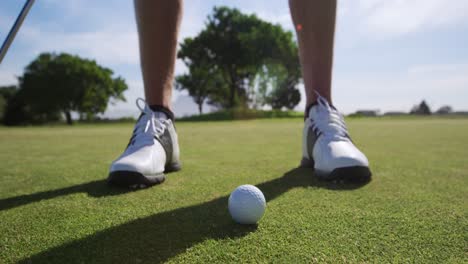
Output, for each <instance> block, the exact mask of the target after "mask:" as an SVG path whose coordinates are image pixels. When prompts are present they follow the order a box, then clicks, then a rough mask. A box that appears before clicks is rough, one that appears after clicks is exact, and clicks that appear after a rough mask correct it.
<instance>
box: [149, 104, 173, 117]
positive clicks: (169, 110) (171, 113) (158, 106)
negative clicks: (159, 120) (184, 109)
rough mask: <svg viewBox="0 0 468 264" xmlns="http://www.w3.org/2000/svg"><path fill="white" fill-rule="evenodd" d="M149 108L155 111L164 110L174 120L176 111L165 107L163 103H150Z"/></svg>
mask: <svg viewBox="0 0 468 264" xmlns="http://www.w3.org/2000/svg"><path fill="white" fill-rule="evenodd" d="M149 108H150V109H151V110H152V111H154V112H162V113H164V114H166V116H167V118H169V119H171V120H172V121H174V113H173V112H172V111H171V109H169V108H167V107H164V106H162V105H150V106H149Z"/></svg>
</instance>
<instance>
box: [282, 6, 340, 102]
mask: <svg viewBox="0 0 468 264" xmlns="http://www.w3.org/2000/svg"><path fill="white" fill-rule="evenodd" d="M289 8H290V10H291V16H292V20H293V23H294V27H295V28H296V33H297V39H298V42H299V57H300V61H301V65H302V75H303V78H304V84H305V91H306V97H307V101H306V106H309V105H310V104H312V103H314V102H315V100H316V99H317V98H316V93H315V91H316V92H318V93H319V94H320V95H321V96H323V97H325V98H326V99H327V100H328V101H329V102H330V103H331V81H332V65H333V42H334V35H335V18H336V0H314V1H310V0H289Z"/></svg>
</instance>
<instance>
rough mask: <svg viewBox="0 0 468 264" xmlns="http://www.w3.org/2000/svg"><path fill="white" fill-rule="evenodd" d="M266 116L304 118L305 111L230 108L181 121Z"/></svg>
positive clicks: (183, 118) (242, 118)
mask: <svg viewBox="0 0 468 264" xmlns="http://www.w3.org/2000/svg"><path fill="white" fill-rule="evenodd" d="M265 118H299V119H304V113H303V112H298V111H281V110H256V109H246V108H238V109H228V110H220V111H216V112H211V113H206V114H201V115H192V116H187V117H182V118H180V119H179V121H190V122H194V121H233V120H249V119H265Z"/></svg>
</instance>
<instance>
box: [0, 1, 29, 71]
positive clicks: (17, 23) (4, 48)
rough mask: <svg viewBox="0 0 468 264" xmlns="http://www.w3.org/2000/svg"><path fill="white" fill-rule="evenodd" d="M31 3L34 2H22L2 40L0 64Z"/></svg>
mask: <svg viewBox="0 0 468 264" xmlns="http://www.w3.org/2000/svg"><path fill="white" fill-rule="evenodd" d="M33 3H34V0H26V3H25V4H24V6H23V9H21V12H20V13H19V15H18V17H17V18H16V21H15V23H14V24H13V27H12V28H11V30H10V32H9V33H8V35H7V37H6V39H5V41H4V42H3V44H2V47H1V48H0V64H1V63H2V61H3V57H5V55H6V53H7V51H8V48H9V47H10V45H11V43H12V42H13V39H14V38H15V36H16V33H18V30H19V28H20V27H21V24H22V23H23V21H24V18H25V17H26V15H27V14H28V12H29V9H31V6H32V5H33Z"/></svg>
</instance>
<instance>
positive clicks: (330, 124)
mask: <svg viewBox="0 0 468 264" xmlns="http://www.w3.org/2000/svg"><path fill="white" fill-rule="evenodd" d="M316 94H317V106H316V107H317V108H316V109H317V110H316V113H317V117H316V118H314V119H313V120H312V119H311V121H312V129H313V130H314V131H315V132H317V131H318V132H319V134H320V135H323V136H324V137H327V138H329V139H331V140H338V141H350V137H349V133H348V129H347V128H346V123H345V121H344V116H343V115H342V114H341V113H340V112H339V111H338V110H336V108H334V107H332V106H331V105H330V104H329V103H328V101H327V99H325V98H324V97H322V96H321V95H320V94H319V93H318V92H316Z"/></svg>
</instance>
